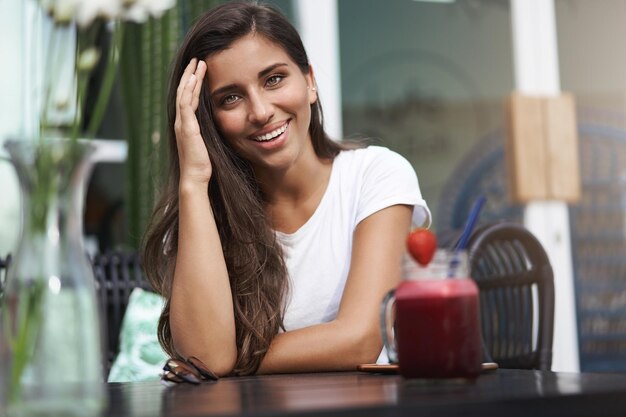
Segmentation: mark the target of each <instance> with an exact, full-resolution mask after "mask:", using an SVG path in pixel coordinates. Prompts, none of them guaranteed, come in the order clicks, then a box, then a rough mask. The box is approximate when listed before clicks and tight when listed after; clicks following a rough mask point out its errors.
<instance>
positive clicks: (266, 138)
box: [252, 120, 289, 142]
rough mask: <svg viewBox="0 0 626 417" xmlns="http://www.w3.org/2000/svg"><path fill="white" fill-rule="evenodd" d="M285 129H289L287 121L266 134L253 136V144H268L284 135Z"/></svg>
mask: <svg viewBox="0 0 626 417" xmlns="http://www.w3.org/2000/svg"><path fill="white" fill-rule="evenodd" d="M287 127H289V120H287V121H286V122H285V123H284V124H283V125H282V126H280V127H277V128H276V129H273V130H271V131H270V132H268V133H265V134H262V135H257V136H253V137H252V140H254V141H255V142H270V141H272V140H274V139H276V138H277V137H279V136H280V135H282V134H283V133H285V131H286V130H287Z"/></svg>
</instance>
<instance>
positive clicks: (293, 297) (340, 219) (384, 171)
mask: <svg viewBox="0 0 626 417" xmlns="http://www.w3.org/2000/svg"><path fill="white" fill-rule="evenodd" d="M396 204H406V205H412V206H414V210H413V223H414V224H415V225H417V226H421V225H429V224H430V211H429V210H428V207H427V205H426V202H425V201H424V199H423V198H422V194H421V192H420V189H419V184H418V181H417V176H416V175H415V171H414V170H413V167H412V166H411V164H410V163H409V162H408V161H407V160H406V159H404V158H403V157H402V156H400V155H399V154H397V153H395V152H393V151H391V150H389V149H387V148H382V147H379V146H370V147H367V148H362V149H356V150H347V151H342V152H341V153H339V155H337V157H336V158H335V160H334V161H333V166H332V171H331V175H330V180H329V182H328V186H327V188H326V191H325V193H324V196H323V197H322V200H321V201H320V204H319V206H318V207H317V209H316V210H315V212H314V213H313V215H312V216H311V218H310V219H309V220H308V221H307V222H306V223H305V224H304V225H303V226H302V227H301V228H300V229H298V230H297V231H296V232H295V233H291V234H286V233H281V232H276V235H277V237H278V241H279V242H280V243H281V245H282V247H283V251H284V257H285V262H286V266H287V271H288V274H289V280H290V282H289V285H290V291H289V294H288V296H287V299H286V302H287V303H286V310H285V316H284V325H285V329H286V330H287V331H290V330H296V329H299V328H302V327H308V326H311V325H314V324H319V323H325V322H329V321H331V320H333V319H334V318H335V317H336V316H337V312H338V310H339V303H340V301H341V296H342V294H343V289H344V285H345V282H346V278H347V277H348V272H349V270H350V260H351V255H352V238H353V233H354V229H355V228H356V226H357V225H358V224H359V222H360V221H361V220H363V219H365V218H366V217H368V216H369V215H371V214H373V213H375V212H377V211H379V210H382V209H384V208H387V207H390V206H393V205H396Z"/></svg>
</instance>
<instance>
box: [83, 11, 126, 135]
mask: <svg viewBox="0 0 626 417" xmlns="http://www.w3.org/2000/svg"><path fill="white" fill-rule="evenodd" d="M123 32H124V26H123V25H122V24H121V23H120V22H116V24H115V29H114V30H113V37H112V39H111V45H110V46H109V52H108V57H107V63H106V69H105V72H104V79H103V80H102V85H101V86H100V89H99V91H98V98H97V100H96V104H95V106H94V110H93V113H92V115H91V120H90V121H89V126H88V127H87V137H88V138H92V137H94V136H95V135H96V131H97V130H98V127H99V126H100V123H101V122H102V118H103V117H104V112H105V110H106V106H107V104H108V102H109V97H110V95H111V90H112V88H113V83H114V81H115V76H116V74H117V63H118V61H119V56H120V48H121V46H122V39H123V35H124V33H123Z"/></svg>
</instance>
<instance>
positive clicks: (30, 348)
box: [4, 280, 44, 401]
mask: <svg viewBox="0 0 626 417" xmlns="http://www.w3.org/2000/svg"><path fill="white" fill-rule="evenodd" d="M21 292H22V296H21V297H20V298H22V301H21V302H20V303H19V306H18V314H17V322H18V326H17V335H16V337H15V338H13V337H11V338H10V339H9V340H10V343H11V349H12V350H13V352H14V355H13V366H12V368H11V389H10V392H11V394H10V400H11V401H16V400H18V399H19V395H20V388H21V383H20V379H21V378H22V374H23V373H24V369H25V368H26V366H27V365H28V363H29V362H30V361H31V359H32V358H33V355H34V350H35V345H36V339H37V335H38V333H39V329H40V327H41V322H42V318H43V317H42V311H43V306H42V303H43V295H44V282H43V280H38V281H36V282H34V283H32V284H31V285H30V286H25V287H24V288H22V290H21ZM8 316H9V315H8V314H5V315H4V317H5V318H8ZM10 328H11V326H10V324H9V323H5V329H7V331H10V330H9V329H10Z"/></svg>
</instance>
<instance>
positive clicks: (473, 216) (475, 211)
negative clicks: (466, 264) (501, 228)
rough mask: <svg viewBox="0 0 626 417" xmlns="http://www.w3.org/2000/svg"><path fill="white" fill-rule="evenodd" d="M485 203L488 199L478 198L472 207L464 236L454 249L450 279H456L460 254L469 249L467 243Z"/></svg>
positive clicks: (449, 273) (449, 272)
mask: <svg viewBox="0 0 626 417" xmlns="http://www.w3.org/2000/svg"><path fill="white" fill-rule="evenodd" d="M485 201H487V199H486V198H485V197H484V196H482V195H481V196H480V197H478V199H476V201H475V202H474V205H473V206H472V209H471V210H470V214H469V216H468V217H467V222H466V223H465V228H464V229H463V234H462V235H461V238H460V239H459V241H458V243H457V244H456V247H455V248H454V255H453V256H452V260H451V261H450V269H449V271H448V277H450V278H451V277H454V275H455V272H456V268H457V267H458V266H459V264H460V263H461V261H460V260H459V254H460V253H461V251H462V250H465V249H466V248H467V243H468V242H469V238H470V236H471V235H472V232H473V231H474V226H476V221H477V220H478V216H479V214H480V211H481V210H482V208H483V205H484V204H485Z"/></svg>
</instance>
